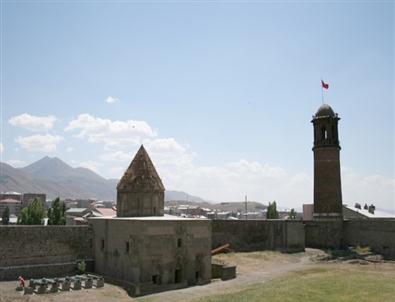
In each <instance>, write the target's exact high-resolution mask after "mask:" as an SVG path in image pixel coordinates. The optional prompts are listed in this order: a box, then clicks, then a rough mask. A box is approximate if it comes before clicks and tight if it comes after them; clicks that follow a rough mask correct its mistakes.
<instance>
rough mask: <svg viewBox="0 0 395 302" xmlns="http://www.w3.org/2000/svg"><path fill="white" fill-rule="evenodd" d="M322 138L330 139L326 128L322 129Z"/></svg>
mask: <svg viewBox="0 0 395 302" xmlns="http://www.w3.org/2000/svg"><path fill="white" fill-rule="evenodd" d="M321 138H322V139H327V138H328V132H327V131H326V128H325V127H322V129H321Z"/></svg>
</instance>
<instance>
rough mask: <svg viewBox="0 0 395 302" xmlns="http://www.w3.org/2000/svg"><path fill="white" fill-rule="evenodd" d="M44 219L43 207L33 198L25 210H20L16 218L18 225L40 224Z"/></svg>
mask: <svg viewBox="0 0 395 302" xmlns="http://www.w3.org/2000/svg"><path fill="white" fill-rule="evenodd" d="M44 217H45V209H44V205H43V203H42V202H41V201H39V200H37V199H36V198H35V199H34V200H33V202H31V203H30V204H29V205H28V207H27V208H23V209H22V211H21V213H20V214H19V217H18V224H28V225H31V224H42V221H43V219H44Z"/></svg>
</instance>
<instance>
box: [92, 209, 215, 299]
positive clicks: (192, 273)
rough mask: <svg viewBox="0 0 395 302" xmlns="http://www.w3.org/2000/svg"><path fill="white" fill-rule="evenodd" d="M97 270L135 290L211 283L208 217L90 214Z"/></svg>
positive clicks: (140, 291)
mask: <svg viewBox="0 0 395 302" xmlns="http://www.w3.org/2000/svg"><path fill="white" fill-rule="evenodd" d="M89 222H90V224H91V225H92V228H93V230H94V244H95V271H96V272H97V273H99V274H101V275H104V276H105V278H106V279H107V280H111V281H114V280H119V281H124V282H118V283H119V284H121V285H122V286H125V287H127V288H128V290H129V293H130V294H131V295H142V294H146V293H152V292H156V291H160V290H164V289H174V288H175V287H174V285H175V284H176V285H177V284H178V285H177V287H176V288H179V287H185V286H187V285H194V284H202V283H207V282H209V281H210V279H211V253H210V251H211V250H210V248H211V228H210V220H207V219H183V218H173V219H170V220H168V219H166V217H142V218H111V219H108V218H101V217H98V218H91V219H89Z"/></svg>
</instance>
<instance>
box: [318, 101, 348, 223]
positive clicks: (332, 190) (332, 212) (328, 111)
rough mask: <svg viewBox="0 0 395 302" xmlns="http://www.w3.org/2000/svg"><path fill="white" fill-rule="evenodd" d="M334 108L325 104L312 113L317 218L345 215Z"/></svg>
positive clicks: (337, 118)
mask: <svg viewBox="0 0 395 302" xmlns="http://www.w3.org/2000/svg"><path fill="white" fill-rule="evenodd" d="M339 120H340V118H339V117H338V115H337V113H335V112H334V111H333V109H332V108H331V107H330V106H329V105H327V104H323V105H321V107H320V108H319V109H318V111H317V112H316V114H315V115H314V116H313V119H312V121H311V122H312V123H313V125H314V147H313V153H314V214H313V218H314V219H320V218H325V219H326V218H331V219H332V218H342V190H341V179H340V143H339V134H338V121H339Z"/></svg>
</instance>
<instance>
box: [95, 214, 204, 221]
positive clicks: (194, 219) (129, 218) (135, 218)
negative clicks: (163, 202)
mask: <svg viewBox="0 0 395 302" xmlns="http://www.w3.org/2000/svg"><path fill="white" fill-rule="evenodd" d="M88 219H89V220H90V219H92V220H96V219H113V220H162V221H164V220H172V221H173V220H181V221H186V220H190V221H196V220H209V219H207V218H184V217H180V216H174V215H168V214H165V215H164V216H143V217H116V216H114V217H108V216H107V217H89V218H88Z"/></svg>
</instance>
